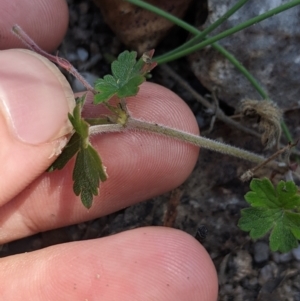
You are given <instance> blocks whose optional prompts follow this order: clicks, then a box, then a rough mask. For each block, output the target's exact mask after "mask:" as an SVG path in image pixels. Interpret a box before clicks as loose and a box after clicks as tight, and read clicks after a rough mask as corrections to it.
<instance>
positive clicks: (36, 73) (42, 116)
mask: <svg viewBox="0 0 300 301" xmlns="http://www.w3.org/2000/svg"><path fill="white" fill-rule="evenodd" d="M0 64H1V70H0V108H1V112H0V137H1V148H0V162H1V164H0V172H1V175H2V176H1V178H0V191H1V194H0V205H3V204H4V203H6V202H7V201H8V200H10V199H11V198H12V197H14V196H15V195H16V194H17V193H19V192H20V191H22V190H23V189H24V188H25V187H26V186H27V185H28V184H29V183H31V182H32V181H33V180H34V179H35V178H37V177H38V176H39V175H40V174H41V173H42V172H43V171H45V170H46V169H47V167H48V166H49V164H51V162H53V161H54V160H55V156H52V157H51V155H53V153H54V152H55V150H56V149H57V148H58V147H59V142H60V141H61V139H60V138H58V137H62V138H64V136H65V135H66V134H67V133H70V132H71V130H72V127H71V124H70V122H69V121H68V117H67V114H68V112H71V111H72V109H73V107H74V106H75V100H74V96H73V93H72V90H71V88H70V86H68V83H67V81H66V80H65V78H63V75H62V74H61V73H60V71H59V70H58V68H56V67H55V66H54V65H53V64H52V63H50V62H49V61H48V60H46V59H44V58H42V57H41V56H38V55H36V54H35V53H33V52H31V51H28V50H23V49H13V50H3V51H1V52H0ZM63 79H64V80H63ZM49 91H51V93H49ZM8 99H10V101H11V103H10V105H9V107H10V109H9V108H8V105H7V101H8ZM12 100H13V101H12ZM13 107H15V108H17V107H18V110H17V112H18V114H17V115H16V116H14V117H15V121H11V119H10V118H9V116H10V115H11V113H10V112H11V111H10V110H11V109H12V108H13ZM30 107H32V109H30ZM19 116H20V118H19ZM16 117H18V118H16ZM16 120H17V121H16ZM18 120H22V123H20V126H19V127H22V128H23V129H24V124H26V125H28V126H27V128H28V131H29V132H30V136H39V139H40V140H43V139H44V137H47V141H45V142H43V143H39V144H36V145H32V144H28V143H25V142H22V141H20V139H19V138H18V135H17V134H16V131H14V127H15V124H16V123H17V122H18ZM41 129H42V131H41ZM41 135H42V137H41ZM64 139H66V138H64ZM24 175H26V176H24Z"/></svg>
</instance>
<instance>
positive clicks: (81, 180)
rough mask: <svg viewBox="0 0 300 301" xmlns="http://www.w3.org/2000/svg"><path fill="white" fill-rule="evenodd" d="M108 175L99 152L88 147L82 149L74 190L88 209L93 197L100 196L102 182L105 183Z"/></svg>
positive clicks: (77, 163) (76, 169)
mask: <svg viewBox="0 0 300 301" xmlns="http://www.w3.org/2000/svg"><path fill="white" fill-rule="evenodd" d="M106 179H107V174H106V172H105V169H104V167H103V165H102V162H101V159H100V157H99V155H98V153H97V151H96V150H95V149H94V148H93V147H92V146H91V145H88V147H87V148H81V149H80V150H79V152H78V154H77V157H76V162H75V167H74V171H73V181H74V184H73V190H74V193H75V194H76V195H77V196H78V195H80V197H81V201H82V203H83V205H84V206H85V207H86V208H88V209H89V208H90V207H91V206H92V203H93V197H94V196H96V195H98V193H99V186H100V181H102V182H103V181H105V180H106Z"/></svg>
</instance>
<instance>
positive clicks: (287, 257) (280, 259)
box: [273, 252, 293, 263]
mask: <svg viewBox="0 0 300 301" xmlns="http://www.w3.org/2000/svg"><path fill="white" fill-rule="evenodd" d="M273 259H274V261H275V262H276V263H284V262H289V261H291V260H292V259H293V255H292V252H288V253H284V254H280V253H278V252H276V253H274V254H273Z"/></svg>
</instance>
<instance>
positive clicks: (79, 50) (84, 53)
mask: <svg viewBox="0 0 300 301" xmlns="http://www.w3.org/2000/svg"><path fill="white" fill-rule="evenodd" d="M77 55H78V57H79V59H80V60H81V61H82V62H85V61H86V60H87V59H88V57H89V53H88V52H87V50H86V49H84V48H82V47H79V48H77Z"/></svg>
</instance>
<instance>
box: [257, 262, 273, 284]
mask: <svg viewBox="0 0 300 301" xmlns="http://www.w3.org/2000/svg"><path fill="white" fill-rule="evenodd" d="M276 269H277V266H276V264H275V263H274V262H271V264H267V265H265V266H264V267H263V268H261V270H260V273H259V276H258V283H259V284H260V285H264V284H265V283H266V282H267V281H268V280H270V279H271V278H273V277H274V276H275V272H276Z"/></svg>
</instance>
